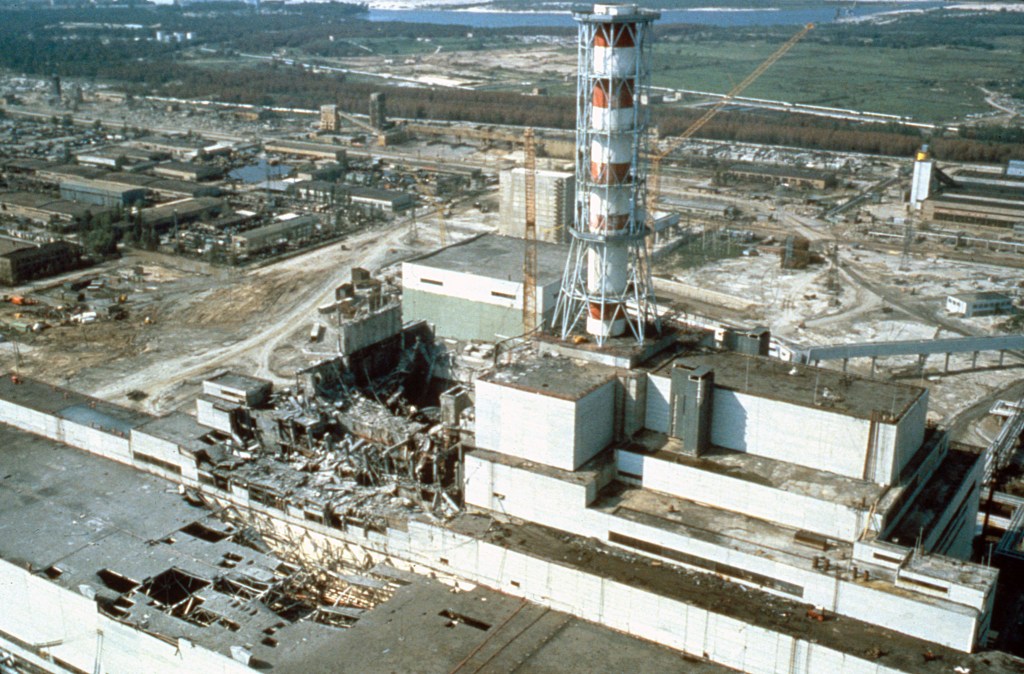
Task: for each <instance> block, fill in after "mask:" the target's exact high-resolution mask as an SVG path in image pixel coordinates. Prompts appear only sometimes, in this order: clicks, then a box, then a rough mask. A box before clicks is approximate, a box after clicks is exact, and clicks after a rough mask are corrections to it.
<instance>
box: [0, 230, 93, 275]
mask: <svg viewBox="0 0 1024 674" xmlns="http://www.w3.org/2000/svg"><path fill="white" fill-rule="evenodd" d="M0 251H3V252H0V283H3V284H5V285H17V284H19V283H24V282H25V281H31V280H33V279H37V278H45V277H47V276H53V275H54V274H60V273H62V272H65V271H69V270H71V269H76V268H78V267H79V266H81V264H82V249H81V248H80V247H79V246H76V245H75V244H73V243H69V242H67V241H54V242H52V243H44V244H41V245H36V244H31V243H25V242H21V241H12V240H11V239H0Z"/></svg>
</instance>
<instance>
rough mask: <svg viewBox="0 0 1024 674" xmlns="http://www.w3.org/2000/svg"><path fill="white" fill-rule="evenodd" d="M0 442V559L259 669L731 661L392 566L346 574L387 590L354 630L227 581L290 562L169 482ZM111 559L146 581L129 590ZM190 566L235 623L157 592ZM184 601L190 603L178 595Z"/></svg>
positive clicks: (36, 445) (49, 447) (709, 672)
mask: <svg viewBox="0 0 1024 674" xmlns="http://www.w3.org/2000/svg"><path fill="white" fill-rule="evenodd" d="M0 446H2V447H3V450H2V451H0V470H2V471H3V474H4V475H5V476H6V477H5V479H4V480H3V483H2V485H0V558H2V559H4V560H6V561H8V562H10V563H12V564H16V565H18V566H21V567H23V568H25V567H31V569H33V570H34V571H35V572H36V573H37V574H39V575H40V576H43V577H48V578H50V581H51V582H53V583H54V584H56V585H59V586H61V587H62V588H64V589H65V590H67V591H69V592H74V593H76V594H78V593H81V592H82V591H83V590H82V588H83V587H85V588H88V589H87V590H86V591H89V592H95V597H96V601H97V603H104V604H107V605H111V604H112V602H113V600H115V599H116V598H118V597H120V596H121V595H130V596H131V599H132V601H133V602H134V605H133V606H131V607H130V608H127V609H124V610H125V612H126V615H123V616H121V620H123V621H125V622H128V623H129V624H139V625H145V629H146V630H147V631H149V632H151V633H154V634H156V635H158V636H163V637H170V638H185V639H188V640H190V641H192V642H193V643H195V644H198V645H200V646H203V647H205V648H208V649H211V650H214V651H217V652H220V653H222V654H224V655H227V656H229V657H230V647H231V646H233V645H244V646H245V647H246V648H247V649H248V650H250V651H251V652H252V658H253V659H252V660H251V661H250V666H251V667H253V668H254V669H256V670H261V671H272V672H279V673H282V674H292V673H294V674H307V673H310V672H367V673H368V674H374V673H380V674H384V673H385V672H411V671H418V672H443V671H445V672H446V671H454V670H455V669H459V668H460V666H461V667H468V668H467V669H465V670H464V671H504V672H518V673H522V674H526V673H536V674H562V673H565V672H598V673H601V672H607V673H608V674H612V673H613V672H622V671H628V670H630V669H631V668H633V667H635V663H637V662H643V663H644V664H645V668H646V669H649V670H650V671H663V672H670V671H686V672H694V673H696V674H725V673H726V672H729V671H732V670H728V669H726V668H724V667H721V666H718V665H715V664H711V663H706V662H701V661H699V660H697V659H694V658H692V657H688V656H684V655H683V654H681V653H678V652H676V651H672V650H670V649H667V648H663V647H660V646H657V645H655V644H651V643H649V642H646V641H643V640H640V639H635V638H632V637H629V636H627V635H625V634H622V633H619V632H615V631H612V630H610V629H607V628H603V627H601V626H598V625H595V624H592V623H588V622H585V621H583V620H579V619H577V618H575V617H573V616H571V615H568V614H565V613H561V612H558V611H552V610H550V609H547V608H546V607H543V606H539V605H537V604H531V603H528V602H524V601H523V600H521V599H519V598H517V597H513V596H509V595H505V594H501V593H499V592H495V591H493V590H489V589H486V588H482V587H474V586H473V585H472V584H465V583H457V582H454V581H453V580H452V579H445V582H442V581H441V580H437V579H434V578H429V577H427V576H419V575H415V574H411V573H408V572H405V571H400V570H397V569H394V568H392V567H389V566H386V565H382V564H378V565H377V566H375V567H373V568H371V569H369V570H366V571H361V572H355V573H353V572H347V573H345V574H344V576H345V577H346V578H348V579H349V580H350V581H352V582H353V583H355V584H356V587H357V588H358V589H359V592H360V593H362V592H363V591H364V590H366V589H367V588H371V589H375V590H379V591H381V592H383V594H384V595H385V597H386V598H384V600H383V601H382V602H380V603H377V604H376V605H374V606H373V607H372V608H369V609H361V608H350V607H346V606H340V612H341V613H344V614H345V615H346V616H350V617H351V622H350V623H349V626H348V627H347V628H345V629H342V628H338V627H334V626H329V625H324V624H322V623H319V622H316V621H314V620H311V619H297V620H296V619H293V618H286V617H282V616H280V615H278V613H276V612H274V611H272V610H271V609H270V608H268V606H267V605H266V604H264V603H263V602H261V601H260V600H258V599H245V598H241V597H239V596H236V595H234V594H230V593H226V592H224V591H222V589H223V588H224V587H225V583H224V579H229V580H236V581H237V580H240V579H241V580H244V579H246V578H249V579H259V578H264V579H266V578H270V577H273V574H274V568H275V567H276V565H278V564H280V561H281V560H280V559H279V558H277V557H275V556H274V555H272V554H269V553H261V552H257V551H256V550H254V549H252V548H250V547H244V546H242V545H239V544H237V543H235V542H233V540H234V539H233V534H234V531H235V530H234V529H233V527H232V525H231V524H229V523H226V522H224V521H221V520H220V519H218V518H217V517H216V516H215V514H214V513H211V512H210V511H209V510H207V509H205V508H203V507H197V506H195V505H190V503H189V502H188V501H186V500H185V499H183V498H181V497H180V496H179V495H178V492H177V490H176V489H169V488H168V487H169V483H167V482H166V481H163V480H161V479H159V478H157V477H155V476H151V475H147V474H144V473H140V472H138V471H136V470H134V469H133V468H131V467H128V466H123V465H120V464H117V463H114V462H111V461H107V460H104V459H101V458H99V457H95V456H92V455H90V454H88V453H86V452H80V451H77V450H74V449H72V448H69V447H67V446H65V445H62V444H59V443H56V442H52V441H50V440H46V439H43V438H39V437H37V436H33V435H30V434H27V433H24V432H21V431H18V430H15V429H12V428H10V427H8V426H4V425H0ZM228 554H230V555H232V556H236V557H239V558H241V561H240V562H238V563H237V564H236V565H235V566H234V567H233V568H227V567H226V566H225V565H224V560H226V559H227V560H231V559H233V557H227V556H226V555H228ZM171 569H176V570H177V571H170V572H169V570H171ZM102 570H109V571H112V572H114V573H116V574H120V576H122V577H124V580H125V582H126V583H127V586H128V587H130V586H132V585H138V586H139V587H137V588H135V589H132V590H129V591H128V592H125V586H120V585H119V583H118V582H117V581H118V580H120V579H118V578H113V579H112V578H111V576H110V575H109V574H107V573H106V572H105V573H104V575H103V576H101V575H98V572H99V571H102ZM47 572H49V573H47ZM179 572H180V573H179ZM182 574H183V575H182ZM268 574H269V575H268ZM53 576H56V577H53ZM191 578H196V579H199V582H198V583H196V584H197V585H202V584H203V583H209V584H208V585H204V586H202V587H194V588H193V590H192V592H193V594H194V595H196V596H197V598H202V600H203V601H201V602H198V601H197V602H195V604H196V605H197V606H199V607H200V608H202V609H203V610H205V611H209V612H210V613H215V614H217V615H220V616H222V617H224V618H225V619H226V620H227V621H229V623H230V624H231V627H227V626H225V625H223V624H221V623H213V624H209V625H205V626H204V625H201V624H198V622H191V621H189V620H183V619H180V618H177V617H173V616H171V615H169V614H168V612H166V611H164V610H163V609H162V606H161V605H160V603H158V602H157V601H156V600H154V599H153V598H151V597H150V596H149V594H150V593H152V594H156V595H158V596H160V597H162V598H163V599H164V600H167V601H174V600H175V599H176V598H177V597H174V596H173V595H174V593H175V592H176V591H177V590H176V589H175V586H174V583H173V582H167V583H166V584H165V585H162V584H161V583H162V582H163V581H177V582H181V581H185V582H193V583H195V581H190V579H191ZM108 583H110V584H113V585H119V587H118V589H114V588H112V587H110V585H108ZM185 601H186V602H187V601H188V600H185ZM126 604H127V602H122V606H124V605H126ZM179 612H184V613H186V614H189V611H188V608H187V606H184V605H181V604H179ZM189 615H191V614H189ZM200 622H201V621H200ZM268 630H269V632H268ZM270 633H272V638H271V639H268V638H267V636H268V634H270ZM574 663H579V664H574Z"/></svg>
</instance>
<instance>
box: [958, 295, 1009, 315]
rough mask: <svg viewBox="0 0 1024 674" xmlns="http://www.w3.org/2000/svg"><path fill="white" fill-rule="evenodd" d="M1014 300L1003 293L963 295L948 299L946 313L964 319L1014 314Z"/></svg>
mask: <svg viewBox="0 0 1024 674" xmlns="http://www.w3.org/2000/svg"><path fill="white" fill-rule="evenodd" d="M1013 310H1014V308H1013V300H1012V299H1011V298H1010V297H1009V296H1008V295H1004V294H1003V293H994V292H984V293H963V294H961V295H950V296H949V297H947V298H946V312H947V313H950V314H954V315H957V316H963V317H964V318H972V317H974V316H992V315H995V314H1008V313H1013Z"/></svg>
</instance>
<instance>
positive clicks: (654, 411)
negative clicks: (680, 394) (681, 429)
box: [644, 375, 672, 433]
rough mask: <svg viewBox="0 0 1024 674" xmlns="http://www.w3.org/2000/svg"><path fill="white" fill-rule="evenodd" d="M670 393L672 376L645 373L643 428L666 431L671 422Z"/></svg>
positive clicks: (660, 431)
mask: <svg viewBox="0 0 1024 674" xmlns="http://www.w3.org/2000/svg"><path fill="white" fill-rule="evenodd" d="M671 394H672V378H671V377H658V376H655V375H647V414H646V415H645V419H644V428H649V429H650V430H652V431H657V432H658V433H668V431H669V427H670V426H671V422H670V421H669V419H670V418H671V412H670V410H669V401H670V400H671V397H670V396H671Z"/></svg>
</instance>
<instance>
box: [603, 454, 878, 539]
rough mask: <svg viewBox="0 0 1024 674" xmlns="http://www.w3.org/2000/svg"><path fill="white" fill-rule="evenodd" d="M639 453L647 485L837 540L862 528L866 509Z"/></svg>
mask: <svg viewBox="0 0 1024 674" xmlns="http://www.w3.org/2000/svg"><path fill="white" fill-rule="evenodd" d="M625 453H626V452H620V454H625ZM637 458H638V459H640V460H642V461H643V469H642V470H643V486H644V487H645V488H647V489H653V490H655V491H660V492H664V493H666V494H672V495H673V496H679V497H680V498H685V499H689V500H692V501H698V502H700V503H707V504H708V505H711V506H714V507H716V508H722V509H724V510H731V511H733V512H738V513H743V514H745V515H749V516H751V517H757V518H760V519H764V520H768V521H769V522H776V523H778V524H782V525H784V526H790V527H793V528H795V529H805V530H807V531H813V532H815V533H818V534H821V535H822V536H828V537H830V538H835V539H839V540H845V541H853V540H854V539H855V538H857V536H858V535H859V534H860V532H861V531H862V530H863V529H864V522H865V520H866V518H867V514H866V513H862V512H858V511H857V510H855V509H853V508H847V507H845V506H842V505H839V504H838V503H834V502H832V501H824V500H820V499H814V498H811V497H809V496H803V495H801V494H794V493H792V492H786V491H783V490H781V489H775V488H773V487H769V486H766V485H763V484H757V483H754V482H749V481H747V480H739V479H735V478H732V477H729V476H728V475H724V474H721V473H713V472H711V471H705V470H698V469H696V468H692V467H690V466H685V465H682V464H678V463H672V462H668V461H661V460H659V459H656V458H653V457H639V456H637Z"/></svg>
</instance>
